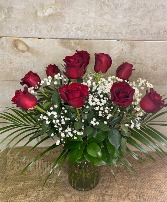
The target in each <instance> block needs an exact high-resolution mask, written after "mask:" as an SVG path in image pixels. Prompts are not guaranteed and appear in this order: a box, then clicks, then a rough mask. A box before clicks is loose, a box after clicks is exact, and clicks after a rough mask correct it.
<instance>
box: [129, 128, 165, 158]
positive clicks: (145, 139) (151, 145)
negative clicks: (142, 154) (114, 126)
mask: <svg viewBox="0 0 167 202" xmlns="http://www.w3.org/2000/svg"><path fill="white" fill-rule="evenodd" d="M130 131H131V136H132V137H133V138H135V139H136V140H138V141H139V142H141V143H142V144H143V145H145V146H147V147H148V148H149V149H151V150H152V151H153V152H156V153H157V154H158V155H159V156H160V157H162V156H164V155H163V153H162V152H161V151H160V150H159V148H158V147H157V146H156V144H155V143H154V141H152V142H151V141H150V140H151V138H149V140H148V137H147V135H146V134H145V133H143V132H142V131H141V130H137V129H130Z"/></svg>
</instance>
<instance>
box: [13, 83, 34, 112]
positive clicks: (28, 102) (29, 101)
mask: <svg viewBox="0 0 167 202" xmlns="http://www.w3.org/2000/svg"><path fill="white" fill-rule="evenodd" d="M11 101H12V102H13V103H14V104H16V106H17V107H20V108H23V109H27V110H28V109H33V108H34V106H35V105H36V104H37V98H36V97H35V96H34V95H32V94H31V93H29V92H28V89H27V87H25V88H24V91H23V92H22V91H21V90H16V91H15V96H14V97H13V98H12V100H11Z"/></svg>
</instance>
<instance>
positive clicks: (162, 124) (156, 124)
mask: <svg viewBox="0 0 167 202" xmlns="http://www.w3.org/2000/svg"><path fill="white" fill-rule="evenodd" d="M149 125H152V126H167V124H166V123H150V122H149Z"/></svg>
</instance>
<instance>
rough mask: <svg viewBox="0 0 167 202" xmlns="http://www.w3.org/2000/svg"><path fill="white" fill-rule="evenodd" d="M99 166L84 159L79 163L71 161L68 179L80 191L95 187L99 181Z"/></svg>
mask: <svg viewBox="0 0 167 202" xmlns="http://www.w3.org/2000/svg"><path fill="white" fill-rule="evenodd" d="M99 173H100V169H99V167H98V166H95V165H93V164H90V163H89V162H87V161H82V162H80V163H78V164H71V163H69V167H68V181H69V183H70V185H71V186H72V187H73V188H74V189H76V190H78V191H88V190H91V189H93V188H95V187H96V186H97V184H98V182H99Z"/></svg>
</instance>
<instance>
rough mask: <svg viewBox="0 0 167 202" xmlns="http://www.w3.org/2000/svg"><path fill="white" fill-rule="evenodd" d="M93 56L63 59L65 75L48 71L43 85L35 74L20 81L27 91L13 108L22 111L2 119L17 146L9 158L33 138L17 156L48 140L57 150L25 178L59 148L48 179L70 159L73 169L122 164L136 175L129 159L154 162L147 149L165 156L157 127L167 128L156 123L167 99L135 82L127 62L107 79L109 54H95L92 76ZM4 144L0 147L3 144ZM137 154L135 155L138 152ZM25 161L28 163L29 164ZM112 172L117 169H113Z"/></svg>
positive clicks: (17, 95)
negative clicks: (85, 163)
mask: <svg viewBox="0 0 167 202" xmlns="http://www.w3.org/2000/svg"><path fill="white" fill-rule="evenodd" d="M89 60H90V55H89V53H88V52H87V51H76V53H75V54H74V55H72V56H66V57H65V59H64V70H63V71H61V70H60V69H59V68H58V66H56V65H55V64H50V65H48V67H47V68H46V74H47V78H45V79H43V80H41V79H40V77H39V76H38V74H36V73H34V72H32V71H30V72H28V73H27V74H26V75H25V76H24V78H22V79H21V84H22V85H25V87H24V90H23V91H22V90H16V92H15V95H14V97H13V98H12V102H13V103H14V104H16V106H17V107H18V109H17V108H7V109H6V110H5V111H4V112H3V113H1V114H0V118H1V119H3V120H4V121H5V122H6V123H7V126H4V127H2V128H1V129H0V133H1V134H7V135H6V136H5V138H4V140H6V139H8V138H9V137H13V138H12V139H11V140H10V141H9V143H8V144H10V143H11V142H13V141H15V143H14V145H13V146H12V147H11V148H10V150H9V152H8V153H10V152H11V151H12V149H13V148H14V147H15V146H17V144H18V143H20V142H21V141H22V140H24V139H25V138H27V137H28V138H29V140H28V141H27V142H26V144H25V145H23V146H22V147H21V148H20V149H19V152H18V153H17V155H16V156H18V154H19V153H20V152H21V151H22V149H23V148H24V147H25V146H26V145H28V144H29V143H30V142H31V141H33V140H34V139H36V138H37V137H40V140H39V142H38V143H36V144H35V145H34V146H33V147H32V148H31V149H30V150H29V151H28V153H27V154H26V155H25V158H26V157H27V156H28V155H29V153H30V152H32V151H33V150H34V149H35V148H36V147H37V146H39V145H40V144H41V143H43V142H45V141H46V140H48V139H49V138H51V139H52V140H53V144H52V145H51V146H49V147H48V148H47V149H45V150H44V151H43V152H42V153H41V154H39V155H38V156H36V158H34V159H33V160H32V161H31V162H30V163H29V164H28V165H27V166H26V167H25V168H24V169H23V171H22V172H24V171H26V170H27V169H28V168H29V167H30V166H31V165H32V164H33V163H34V162H36V161H37V160H38V159H40V158H41V157H42V156H43V155H44V154H45V153H47V152H49V151H50V150H53V149H55V148H57V147H59V146H62V147H63V150H62V152H61V153H60V155H59V156H58V158H56V159H55V162H54V164H53V167H52V169H51V171H50V173H49V174H48V176H47V179H48V178H49V177H50V175H51V174H52V173H53V172H54V171H55V169H56V168H57V167H58V166H59V167H60V168H62V166H63V165H64V162H65V161H66V160H67V159H68V160H69V161H70V162H72V163H78V162H81V161H83V160H86V161H88V162H90V163H91V164H94V165H97V166H100V165H108V166H115V167H117V165H118V164H121V165H123V166H125V167H126V168H127V169H129V170H133V167H132V165H131V164H130V162H129V161H128V160H127V158H126V156H127V154H130V155H131V156H132V157H133V158H135V159H136V160H140V159H141V158H142V157H141V156H140V155H139V154H138V153H136V152H135V151H134V149H137V150H139V151H141V153H143V154H144V155H146V156H147V157H148V158H150V159H152V160H154V157H153V156H152V155H151V154H150V153H149V152H148V151H147V150H146V149H145V147H143V146H147V147H148V148H149V149H150V150H152V151H153V152H155V153H157V154H158V155H159V156H160V157H163V156H165V155H166V154H165V152H164V151H163V149H162V148H161V145H166V146H167V137H166V136H164V135H163V134H161V133H160V132H159V131H157V130H156V129H154V128H153V127H152V125H162V126H166V125H167V124H165V123H164V122H163V121H162V122H158V121H156V118H158V117H160V116H162V115H163V114H165V113H167V111H163V112H160V110H161V109H162V108H164V107H166V106H167V104H165V101H164V100H165V99H162V97H161V96H160V95H159V94H158V93H157V92H156V91H155V90H154V88H153V85H152V84H150V83H149V82H148V81H146V80H145V79H141V78H139V79H137V81H131V80H130V79H129V78H130V77H131V75H132V72H133V65H132V64H129V63H128V62H125V63H123V64H121V65H120V66H119V67H118V68H117V70H116V76H112V75H111V76H109V77H108V78H107V79H106V78H105V77H104V75H105V73H106V72H107V71H108V69H109V68H111V65H112V59H111V57H110V56H109V55H108V54H104V53H98V54H97V53H96V54H95V65H94V73H87V66H88V64H89ZM4 140H2V141H1V142H3V141H4ZM133 148H134V149H133ZM25 158H24V159H25ZM111 170H112V169H111Z"/></svg>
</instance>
